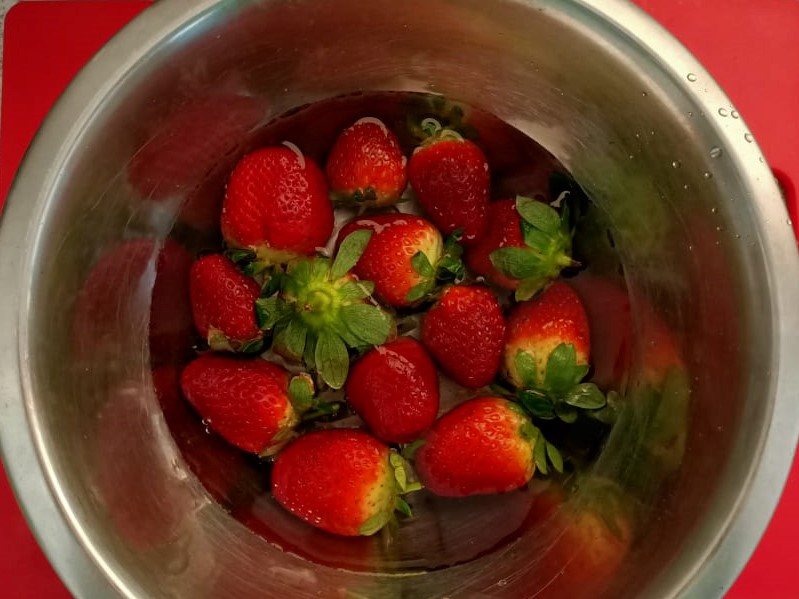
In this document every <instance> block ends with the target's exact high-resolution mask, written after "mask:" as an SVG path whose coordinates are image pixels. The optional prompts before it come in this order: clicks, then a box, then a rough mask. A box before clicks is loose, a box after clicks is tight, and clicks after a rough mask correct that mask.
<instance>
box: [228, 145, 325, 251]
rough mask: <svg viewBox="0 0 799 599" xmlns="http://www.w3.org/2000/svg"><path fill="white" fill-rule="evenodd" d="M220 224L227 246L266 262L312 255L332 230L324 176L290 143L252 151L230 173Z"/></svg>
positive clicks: (323, 243)
mask: <svg viewBox="0 0 799 599" xmlns="http://www.w3.org/2000/svg"><path fill="white" fill-rule="evenodd" d="M221 225H222V235H223V236H224V238H225V241H226V242H227V243H228V244H229V245H231V246H234V247H240V248H251V249H255V250H256V251H257V252H258V254H259V258H261V259H262V260H264V261H266V262H270V263H276V262H286V261H288V260H289V259H292V258H295V257H296V256H297V255H309V254H312V253H313V252H314V251H315V250H316V248H318V247H321V246H324V245H325V244H326V243H327V240H328V238H329V237H330V234H331V232H332V231H333V205H332V204H331V203H330V200H329V198H328V196H327V183H326V182H325V177H324V174H323V173H322V171H321V170H320V169H319V167H318V166H316V164H315V163H314V162H313V161H312V160H311V159H310V158H307V157H305V156H303V155H302V153H301V152H300V151H299V150H298V149H296V148H295V147H283V146H275V147H270V148H262V149H260V150H256V151H255V152H252V153H251V154H248V155H247V156H245V157H244V158H242V159H241V160H240V161H239V163H238V164H237V165H236V167H235V168H234V169H233V173H232V174H231V175H230V179H229V181H228V186H227V192H226V194H225V199H224V203H223V205H222V222H221Z"/></svg>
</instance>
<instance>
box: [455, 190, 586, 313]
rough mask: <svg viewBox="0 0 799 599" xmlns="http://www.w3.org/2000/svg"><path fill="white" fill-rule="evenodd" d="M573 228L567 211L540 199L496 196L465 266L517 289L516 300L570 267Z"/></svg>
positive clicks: (527, 296) (507, 287)
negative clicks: (557, 208) (559, 212)
mask: <svg viewBox="0 0 799 599" xmlns="http://www.w3.org/2000/svg"><path fill="white" fill-rule="evenodd" d="M571 246H572V230H571V226H570V224H569V210H568V206H567V205H566V204H564V205H563V208H562V212H561V214H558V212H557V211H556V210H555V209H554V208H552V207H551V206H548V205H547V204H544V203H542V202H537V201H535V200H532V199H530V198H525V197H523V196H517V198H516V199H515V200H499V201H497V202H493V203H492V204H491V206H490V208H489V225H488V230H487V232H486V234H485V235H484V236H483V237H482V238H480V239H479V240H478V241H477V243H476V244H475V245H474V246H473V247H471V248H470V249H469V252H468V253H467V256H466V260H467V264H468V265H469V268H471V269H472V270H473V271H474V272H476V273H478V274H481V275H484V276H485V277H486V278H487V279H488V280H489V281H491V282H492V283H494V284H495V285H499V286H500V287H504V288H505V289H514V290H516V299H517V300H519V301H524V300H526V299H529V298H531V297H532V296H533V295H534V294H535V293H536V292H537V291H539V290H540V289H541V288H543V287H544V286H545V285H546V284H547V283H548V282H549V281H551V280H553V279H555V278H557V277H558V275H560V271H561V270H562V269H563V268H565V267H568V266H576V265H577V263H576V262H575V261H574V260H572V258H571Z"/></svg>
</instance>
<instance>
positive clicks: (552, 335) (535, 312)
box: [504, 281, 591, 388]
mask: <svg viewBox="0 0 799 599" xmlns="http://www.w3.org/2000/svg"><path fill="white" fill-rule="evenodd" d="M569 346H571V348H572V349H571V350H568V347H569ZM590 348H591V341H590V334H589V328H588V317H587V316H586V313H585V308H583V304H582V302H581V301H580V297H579V296H578V295H577V293H576V292H575V291H574V289H572V288H571V286H569V285H568V284H567V283H564V282H562V281H557V282H555V283H552V284H551V285H550V286H549V287H547V288H546V289H545V290H544V291H543V292H542V293H541V294H540V295H538V296H536V297H535V298H533V299H531V300H528V301H526V302H521V303H519V304H517V305H516V307H515V308H514V310H513V311H512V312H511V314H510V316H509V317H508V336H507V341H506V343H505V355H504V372H505V376H506V377H507V379H508V380H509V381H510V382H511V383H512V384H513V385H514V386H516V387H517V388H522V387H535V388H547V387H551V386H553V385H555V386H557V387H558V388H560V387H562V386H569V387H571V386H573V385H575V384H576V383H577V382H579V380H581V379H582V378H583V377H584V376H585V374H586V373H587V372H588V364H589V355H590ZM569 355H570V356H572V357H571V358H570V359H569ZM553 356H554V357H555V358H556V360H555V361H557V362H558V363H557V364H551V362H553V360H552V358H553ZM561 358H562V359H561ZM563 362H565V363H563ZM561 367H562V368H563V370H564V371H565V370H568V372H561ZM550 370H552V371H553V372H551V373H550ZM572 370H574V372H572ZM578 374H579V377H578V376H577V375H578ZM572 375H573V376H572ZM562 378H564V379H570V380H569V381H567V382H564V383H563V384H562V385H561V380H560V379H562ZM572 378H576V380H574V381H571V379H572ZM569 382H570V384H568V383H569Z"/></svg>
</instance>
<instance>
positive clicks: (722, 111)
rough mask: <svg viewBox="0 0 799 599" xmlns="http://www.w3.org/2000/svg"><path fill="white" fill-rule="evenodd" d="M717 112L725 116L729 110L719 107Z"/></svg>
mask: <svg viewBox="0 0 799 599" xmlns="http://www.w3.org/2000/svg"><path fill="white" fill-rule="evenodd" d="M719 114H720V115H721V116H727V115H729V114H730V113H729V112H727V109H726V108H719Z"/></svg>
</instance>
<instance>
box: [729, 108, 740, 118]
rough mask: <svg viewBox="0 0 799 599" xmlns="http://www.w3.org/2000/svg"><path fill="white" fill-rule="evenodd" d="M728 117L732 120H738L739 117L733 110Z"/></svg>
mask: <svg viewBox="0 0 799 599" xmlns="http://www.w3.org/2000/svg"><path fill="white" fill-rule="evenodd" d="M730 116H731V117H732V118H734V119H737V118H739V116H740V115H739V114H738V111H737V110H735V109H733V110H732V111H730Z"/></svg>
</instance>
